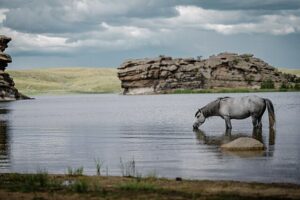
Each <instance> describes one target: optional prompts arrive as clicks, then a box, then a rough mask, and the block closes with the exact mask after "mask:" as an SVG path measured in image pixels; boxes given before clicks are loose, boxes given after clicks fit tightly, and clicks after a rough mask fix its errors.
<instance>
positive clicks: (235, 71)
mask: <svg viewBox="0 0 300 200" xmlns="http://www.w3.org/2000/svg"><path fill="white" fill-rule="evenodd" d="M118 77H119V79H120V80H121V82H122V85H121V86H122V88H123V89H124V91H123V93H124V94H149V93H152V94H153V93H169V92H172V91H174V90H178V89H188V90H190V89H192V90H194V89H211V88H260V85H261V83H262V81H265V80H266V79H271V80H272V81H274V84H275V86H276V87H277V88H278V87H280V85H281V84H282V83H284V82H289V81H290V80H293V79H294V78H295V77H296V76H295V75H289V76H287V75H285V74H283V73H281V72H279V71H278V70H277V69H275V68H274V67H272V66H270V65H269V64H268V63H266V62H264V61H263V60H261V59H259V58H256V57H254V56H253V55H252V54H242V55H238V54H235V53H221V54H219V55H217V56H210V57H209V58H208V59H203V60H201V59H194V58H185V59H184V58H172V57H166V56H160V57H158V58H145V59H134V60H128V61H125V62H124V63H122V64H121V66H120V67H119V68H118Z"/></svg>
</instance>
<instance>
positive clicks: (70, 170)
mask: <svg viewBox="0 0 300 200" xmlns="http://www.w3.org/2000/svg"><path fill="white" fill-rule="evenodd" d="M68 175H69V176H82V175H83V167H79V168H77V169H76V168H74V169H73V168H72V167H68Z"/></svg>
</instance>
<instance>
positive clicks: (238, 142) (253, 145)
mask: <svg viewBox="0 0 300 200" xmlns="http://www.w3.org/2000/svg"><path fill="white" fill-rule="evenodd" d="M221 148H222V149H224V150H230V151H253V150H256V151H257V150H264V145H263V143H261V142H260V141H258V140H256V139H253V138H250V137H240V138H238V139H235V140H233V141H231V142H229V143H227V144H223V145H221Z"/></svg>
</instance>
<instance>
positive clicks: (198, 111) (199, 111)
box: [195, 109, 201, 117]
mask: <svg viewBox="0 0 300 200" xmlns="http://www.w3.org/2000/svg"><path fill="white" fill-rule="evenodd" d="M198 113H201V109H198V110H197V112H196V114H195V117H196V116H197V115H198Z"/></svg>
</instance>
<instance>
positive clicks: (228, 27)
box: [167, 6, 300, 35]
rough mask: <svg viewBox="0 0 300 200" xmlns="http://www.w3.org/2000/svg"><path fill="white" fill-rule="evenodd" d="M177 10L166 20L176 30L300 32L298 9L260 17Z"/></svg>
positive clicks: (196, 9)
mask: <svg viewBox="0 0 300 200" xmlns="http://www.w3.org/2000/svg"><path fill="white" fill-rule="evenodd" d="M176 9H177V10H178V12H179V16H177V17H174V18H171V19H167V21H169V22H170V24H173V26H177V27H184V28H187V27H192V28H199V29H207V30H213V31H216V32H219V33H221V34H239V33H247V34H252V33H265V34H273V35H285V34H290V33H299V32H300V10H297V11H284V12H278V13H275V14H264V13H263V14H261V15H260V12H259V11H256V12H253V11H248V12H247V11H216V10H206V9H203V8H200V7H195V6H177V7H176ZM255 14H256V15H255ZM249 19H251V20H249Z"/></svg>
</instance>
